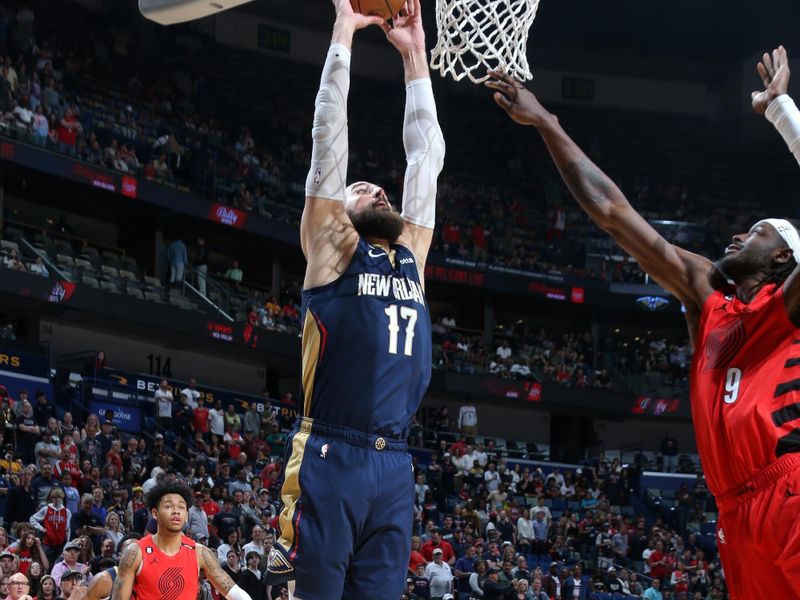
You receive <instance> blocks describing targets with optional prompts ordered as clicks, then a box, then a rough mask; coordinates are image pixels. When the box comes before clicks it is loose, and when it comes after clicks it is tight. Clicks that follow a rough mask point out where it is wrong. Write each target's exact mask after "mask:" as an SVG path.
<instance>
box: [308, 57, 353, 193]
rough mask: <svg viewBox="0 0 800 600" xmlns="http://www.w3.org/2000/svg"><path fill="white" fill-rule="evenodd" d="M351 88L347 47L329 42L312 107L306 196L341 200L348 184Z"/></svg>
mask: <svg viewBox="0 0 800 600" xmlns="http://www.w3.org/2000/svg"><path fill="white" fill-rule="evenodd" d="M349 91H350V50H348V49H347V48H346V47H344V46H343V45H342V44H331V47H330V49H329V50H328V57H327V58H326V60H325V66H324V67H323V69H322V78H321V81H320V85H319V92H318V93H317V99H316V102H315V109H314V128H313V129H312V130H311V138H312V139H313V142H314V145H313V148H312V150H311V168H310V169H309V171H308V177H307V178H306V196H308V197H313V198H326V199H328V200H339V201H340V202H344V191H345V187H347V183H346V181H347V155H348V146H347V94H348V92H349Z"/></svg>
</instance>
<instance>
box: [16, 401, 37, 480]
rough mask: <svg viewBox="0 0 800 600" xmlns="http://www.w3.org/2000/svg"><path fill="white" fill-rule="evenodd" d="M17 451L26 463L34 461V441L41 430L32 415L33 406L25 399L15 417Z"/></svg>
mask: <svg viewBox="0 0 800 600" xmlns="http://www.w3.org/2000/svg"><path fill="white" fill-rule="evenodd" d="M16 427H17V431H16V440H17V453H18V454H19V455H20V457H21V458H22V461H23V462H24V463H25V464H26V465H27V464H30V463H33V462H35V460H36V456H35V449H36V443H37V442H38V441H39V438H40V436H41V432H40V430H39V426H38V425H37V424H36V418H35V417H34V415H33V407H32V406H31V403H30V402H28V401H27V400H26V401H24V402H23V403H22V413H21V414H20V415H19V417H17V419H16Z"/></svg>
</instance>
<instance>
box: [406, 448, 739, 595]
mask: <svg viewBox="0 0 800 600" xmlns="http://www.w3.org/2000/svg"><path fill="white" fill-rule="evenodd" d="M470 441H471V438H468V437H465V436H461V437H460V438H459V439H458V441H457V442H455V443H454V444H452V445H448V444H447V443H446V442H442V443H441V445H440V446H441V447H440V448H439V451H438V452H437V453H434V455H433V456H432V458H431V462H430V464H428V465H421V464H417V471H416V473H417V475H416V485H415V500H416V502H415V528H416V531H415V533H416V535H415V537H414V541H413V546H412V552H411V558H410V561H409V566H408V569H409V577H408V590H407V594H406V595H405V596H404V598H407V599H409V600H413V599H415V598H428V597H431V598H442V597H445V598H446V597H447V594H448V593H449V594H452V595H453V597H454V598H458V599H459V600H468V599H470V598H489V599H501V598H503V599H511V598H513V599H517V598H519V599H520V600H523V599H525V600H530V599H532V598H533V599H535V600H543V599H545V598H547V599H552V598H559V599H563V600H567V599H570V600H572V599H573V598H581V599H584V598H585V599H588V598H604V597H613V598H616V597H643V598H647V599H648V600H649V599H655V598H662V597H663V598H668V599H675V600H678V599H684V598H687V599H703V600H705V599H710V598H714V599H717V598H719V599H721V598H725V597H726V596H725V594H726V592H725V584H724V577H723V575H722V573H721V570H720V565H719V563H718V562H717V561H716V559H715V556H714V548H713V545H712V546H710V547H709V546H708V545H703V544H702V543H701V541H700V536H699V535H698V532H699V531H700V528H701V524H702V523H703V522H704V521H705V514H704V513H705V510H706V509H707V507H708V504H709V494H708V489H707V488H706V487H705V482H704V481H703V480H702V478H701V477H698V481H697V484H696V485H695V486H694V489H693V490H689V488H688V486H684V487H683V488H682V489H681V491H679V492H678V502H679V506H680V507H683V508H681V509H679V510H678V511H677V512H678V513H681V514H684V513H685V516H684V517H683V518H675V519H674V520H673V522H665V521H664V520H663V519H661V518H656V519H655V520H653V521H651V522H649V523H648V520H647V519H645V517H644V516H642V515H636V514H634V512H633V510H632V509H631V508H630V507H631V498H632V497H635V496H636V494H637V493H638V482H637V478H638V473H637V470H636V468H635V467H633V466H629V465H624V464H621V463H620V461H619V460H618V459H614V460H613V461H607V460H606V459H605V457H604V455H603V454H602V453H600V454H599V455H598V456H597V457H596V458H594V459H592V460H589V461H586V462H585V464H584V465H583V466H582V467H581V468H579V469H576V470H574V471H572V470H562V469H559V468H554V469H552V470H550V471H544V470H542V469H541V468H535V467H528V466H522V465H520V464H515V465H514V466H513V467H512V466H511V465H510V464H509V463H508V462H507V460H506V459H505V458H503V457H501V456H500V455H499V454H498V453H497V452H496V450H494V449H493V448H492V447H485V446H484V445H483V444H482V443H475V444H473V443H470ZM689 507H691V509H692V510H691V511H689V510H688V509H689ZM684 508H685V509H686V510H683V509H684ZM590 572H591V575H590ZM542 592H544V595H542ZM602 594H611V596H602Z"/></svg>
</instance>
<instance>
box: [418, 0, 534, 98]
mask: <svg viewBox="0 0 800 600" xmlns="http://www.w3.org/2000/svg"><path fill="white" fill-rule="evenodd" d="M538 7H539V0H436V29H437V38H438V41H437V44H436V47H435V48H434V49H433V52H432V53H431V68H432V69H435V70H438V71H439V72H440V73H441V74H442V77H444V76H446V75H450V76H451V77H452V78H453V79H455V80H456V81H461V80H462V79H464V77H469V78H470V80H471V81H472V82H474V83H482V82H484V81H486V80H487V79H489V77H488V75H486V70H487V69H497V68H502V69H503V70H504V71H505V72H506V73H508V74H509V75H511V76H512V77H514V78H516V79H519V80H521V81H526V80H529V79H533V75H531V71H530V67H529V66H528V57H527V56H526V49H527V45H528V30H529V29H530V27H531V25H533V20H534V19H535V18H536V10H537V8H538Z"/></svg>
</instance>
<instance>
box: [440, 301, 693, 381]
mask: <svg viewBox="0 0 800 600" xmlns="http://www.w3.org/2000/svg"><path fill="white" fill-rule="evenodd" d="M432 330H433V341H434V358H433V361H434V367H435V368H440V369H447V370H451V371H456V372H458V373H467V374H470V375H494V376H497V377H501V378H504V379H522V380H536V381H540V382H548V383H549V382H554V383H559V384H562V385H567V386H570V387H574V388H576V389H594V390H601V391H612V390H615V389H616V390H618V391H619V389H620V387H619V386H618V385H616V386H615V384H614V381H613V379H612V376H611V371H610V370H609V367H610V368H614V367H616V361H617V360H619V361H626V360H627V358H626V357H627V352H622V351H621V350H622V348H620V349H617V348H614V349H612V351H611V352H610V354H609V355H608V358H609V360H608V361H607V363H608V364H596V363H597V362H598V361H596V360H595V352H594V348H593V342H592V336H591V333H590V332H588V331H584V332H580V333H576V332H570V333H562V334H556V333H554V332H552V331H548V330H547V329H545V328H542V327H538V328H537V327H534V326H532V325H530V324H528V323H525V322H524V321H521V320H520V321H517V322H515V323H513V324H511V325H509V326H507V327H502V328H501V329H500V330H501V331H502V335H498V336H495V338H494V339H495V340H496V342H495V343H496V346H495V345H494V344H492V346H493V347H487V346H486V344H485V343H484V342H483V341H482V339H481V336H480V335H477V334H475V333H469V332H465V331H459V330H458V329H457V328H456V324H455V320H454V319H453V318H452V317H449V316H445V317H441V318H440V319H438V320H437V322H436V323H434V325H433V329H432ZM618 353H619V355H620V356H618ZM604 358H605V357H604ZM685 366H686V365H684V370H685ZM635 367H636V368H637V369H638V368H641V370H637V371H635V372H637V373H644V372H647V371H648V370H651V365H650V363H641V364H640V363H639V362H637V363H636V365H635ZM627 372H634V371H632V370H629V371H627Z"/></svg>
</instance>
